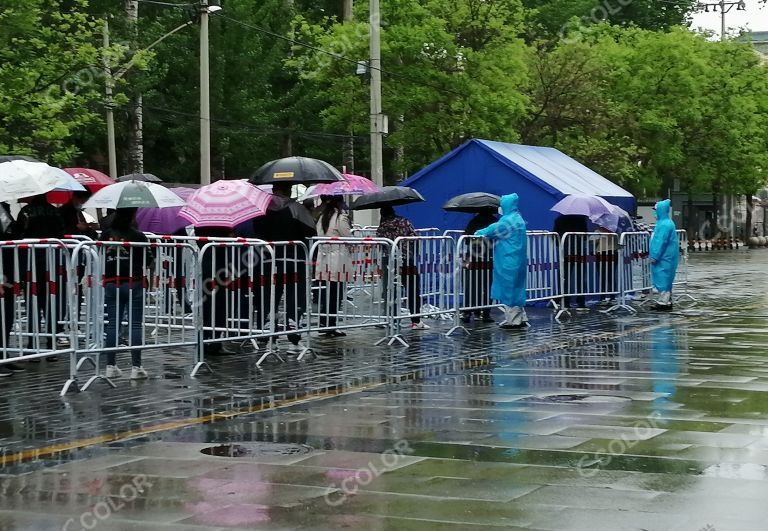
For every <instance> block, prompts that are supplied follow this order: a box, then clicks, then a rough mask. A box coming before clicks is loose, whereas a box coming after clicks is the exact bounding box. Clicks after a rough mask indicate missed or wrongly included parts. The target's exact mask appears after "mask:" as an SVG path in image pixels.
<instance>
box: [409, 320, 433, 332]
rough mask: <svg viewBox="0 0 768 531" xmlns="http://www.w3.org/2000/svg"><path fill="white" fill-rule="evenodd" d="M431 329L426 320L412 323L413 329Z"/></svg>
mask: <svg viewBox="0 0 768 531" xmlns="http://www.w3.org/2000/svg"><path fill="white" fill-rule="evenodd" d="M429 329H430V326H429V325H428V324H426V323H425V322H424V321H421V322H419V323H412V324H411V330H429Z"/></svg>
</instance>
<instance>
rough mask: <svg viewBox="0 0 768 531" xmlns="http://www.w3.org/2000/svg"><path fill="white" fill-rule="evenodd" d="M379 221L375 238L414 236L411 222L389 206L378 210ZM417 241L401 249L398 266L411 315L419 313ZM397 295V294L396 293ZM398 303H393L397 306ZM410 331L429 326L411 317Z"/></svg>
mask: <svg viewBox="0 0 768 531" xmlns="http://www.w3.org/2000/svg"><path fill="white" fill-rule="evenodd" d="M380 216H381V220H380V222H379V228H378V229H376V237H378V238H386V239H389V240H392V241H394V240H396V239H397V238H409V237H413V236H416V230H415V229H414V228H413V225H411V222H410V221H408V220H407V219H405V218H404V217H401V216H398V215H397V214H395V209H394V208H392V207H391V206H385V207H382V208H381V210H380ZM417 245H418V242H417V241H409V242H407V243H406V244H405V245H404V247H403V263H402V265H401V266H400V270H401V275H400V276H401V278H402V279H403V282H404V284H405V285H404V286H403V288H405V293H406V296H407V298H408V311H409V312H411V315H416V314H418V313H420V312H421V286H420V283H421V275H420V274H419V267H418V264H417V259H418V257H417V256H416V251H417ZM387 275H388V270H387V269H386V268H385V269H384V279H383V280H384V286H387V278H388V276H387ZM396 293H397V292H396ZM398 303H399V301H395V304H398ZM411 329H412V330H429V325H427V324H426V323H424V322H423V321H422V320H421V318H420V317H411Z"/></svg>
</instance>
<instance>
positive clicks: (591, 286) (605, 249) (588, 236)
mask: <svg viewBox="0 0 768 531" xmlns="http://www.w3.org/2000/svg"><path fill="white" fill-rule="evenodd" d="M618 251H619V241H618V236H617V235H616V234H613V233H603V232H568V233H565V234H564V235H563V237H562V239H561V242H560V263H561V264H562V265H561V269H560V278H561V286H562V293H561V301H562V302H561V307H560V309H559V311H558V312H557V316H556V319H558V320H559V319H560V318H561V317H562V315H564V314H569V313H570V312H569V309H568V308H569V301H570V299H573V298H575V299H576V300H577V303H579V305H584V304H585V300H586V298H587V297H589V298H594V297H597V298H600V299H601V301H606V300H609V299H612V298H615V297H617V296H619V294H620V288H619V282H618V280H619V273H618V271H619V268H618V262H619V261H618Z"/></svg>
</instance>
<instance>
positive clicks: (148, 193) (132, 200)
mask: <svg viewBox="0 0 768 531" xmlns="http://www.w3.org/2000/svg"><path fill="white" fill-rule="evenodd" d="M184 204H185V203H184V200H183V199H182V198H181V197H179V196H178V195H176V194H175V193H173V192H172V191H171V190H169V189H168V188H165V187H164V186H160V185H159V184H153V183H150V182H144V181H125V182H122V183H115V184H110V185H109V186H105V187H104V188H102V189H101V190H99V191H98V192H96V193H95V194H93V196H91V198H90V199H89V200H88V201H87V202H86V203H85V205H83V206H84V207H85V208H169V207H179V206H184Z"/></svg>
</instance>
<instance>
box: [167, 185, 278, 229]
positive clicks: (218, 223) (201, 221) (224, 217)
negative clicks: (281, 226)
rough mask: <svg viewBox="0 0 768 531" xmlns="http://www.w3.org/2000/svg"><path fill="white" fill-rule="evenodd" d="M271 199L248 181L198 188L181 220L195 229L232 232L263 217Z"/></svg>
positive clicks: (189, 200)
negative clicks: (202, 228)
mask: <svg viewBox="0 0 768 531" xmlns="http://www.w3.org/2000/svg"><path fill="white" fill-rule="evenodd" d="M271 200H272V195H271V194H268V193H266V192H264V191H262V190H259V189H258V188H256V187H255V186H253V185H252V184H249V183H248V182H246V181H217V182H215V183H212V184H209V185H207V186H203V187H202V188H198V189H197V191H195V193H194V194H192V196H191V197H190V198H189V199H188V200H187V204H186V205H185V206H184V207H183V208H182V209H181V211H180V212H179V216H180V217H182V218H184V219H186V220H187V221H189V222H190V223H191V224H192V225H194V226H195V227H228V228H233V227H235V226H237V225H239V224H240V223H242V222H244V221H248V220H249V219H253V218H257V217H259V216H263V215H264V214H266V213H267V207H268V206H269V203H270V201H271Z"/></svg>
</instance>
